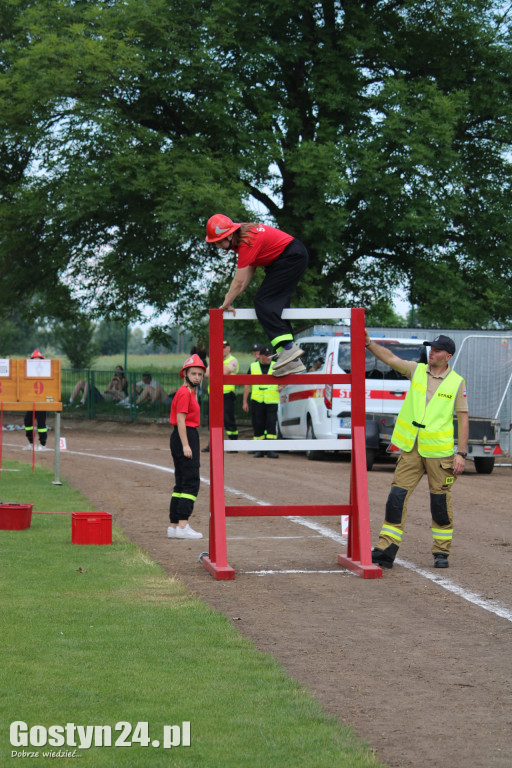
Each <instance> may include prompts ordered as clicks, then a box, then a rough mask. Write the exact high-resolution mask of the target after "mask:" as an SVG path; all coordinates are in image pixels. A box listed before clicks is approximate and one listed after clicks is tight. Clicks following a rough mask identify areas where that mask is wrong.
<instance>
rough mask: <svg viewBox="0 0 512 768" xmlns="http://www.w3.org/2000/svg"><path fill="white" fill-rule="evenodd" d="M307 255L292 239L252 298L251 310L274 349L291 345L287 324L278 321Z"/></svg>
mask: <svg viewBox="0 0 512 768" xmlns="http://www.w3.org/2000/svg"><path fill="white" fill-rule="evenodd" d="M308 261H309V254H308V252H307V249H306V246H305V245H304V244H303V243H301V241H300V240H297V239H294V240H292V241H291V243H289V245H287V246H286V248H285V249H284V251H283V252H282V254H281V255H280V256H279V257H278V258H277V259H276V260H275V261H274V262H273V263H272V264H271V265H270V266H269V267H266V269H265V273H266V274H265V277H264V278H263V282H262V284H261V285H260V287H259V289H258V291H257V293H256V296H255V297H254V309H255V310H256V315H257V317H258V320H259V321H260V323H261V325H262V326H263V330H264V331H265V333H266V334H267V336H268V338H269V341H270V343H271V344H272V346H273V347H274V348H277V347H280V346H282V342H284V343H286V342H287V341H293V331H292V327H291V325H290V323H289V322H288V320H282V319H281V313H282V311H283V309H288V308H289V306H290V300H291V298H292V295H293V292H294V291H295V288H296V287H297V283H298V282H299V280H300V278H301V277H302V275H303V274H304V272H305V271H306V267H307V266H308Z"/></svg>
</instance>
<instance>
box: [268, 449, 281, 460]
mask: <svg viewBox="0 0 512 768" xmlns="http://www.w3.org/2000/svg"><path fill="white" fill-rule="evenodd" d="M267 456H268V458H269V459H278V458H279V454H278V453H276V452H275V451H267Z"/></svg>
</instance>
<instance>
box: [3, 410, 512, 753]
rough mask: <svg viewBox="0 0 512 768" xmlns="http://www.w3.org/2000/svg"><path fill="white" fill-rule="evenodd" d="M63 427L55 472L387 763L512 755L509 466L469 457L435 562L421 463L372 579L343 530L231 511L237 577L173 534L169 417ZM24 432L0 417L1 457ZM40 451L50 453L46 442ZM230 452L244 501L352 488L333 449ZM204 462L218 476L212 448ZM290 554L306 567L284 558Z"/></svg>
mask: <svg viewBox="0 0 512 768" xmlns="http://www.w3.org/2000/svg"><path fill="white" fill-rule="evenodd" d="M62 434H63V436H65V437H66V439H67V448H68V450H67V451H66V452H65V453H62V454H61V457H62V458H61V475H62V477H63V478H66V479H67V480H69V481H70V482H71V483H72V484H73V485H74V486H76V487H77V488H79V489H80V490H81V491H82V492H83V493H84V494H85V495H86V496H87V497H88V498H89V499H90V500H91V501H92V502H93V503H94V505H95V506H96V507H97V509H101V510H106V511H108V512H111V513H112V514H113V516H114V520H115V522H116V523H117V524H118V525H120V526H121V527H122V528H123V529H124V531H125V532H126V534H127V535H128V536H129V537H130V538H131V539H132V540H133V541H134V542H136V543H137V544H139V545H140V546H141V547H143V548H145V549H146V550H147V552H148V553H149V554H150V555H151V556H152V557H153V558H154V559H155V560H157V561H158V562H160V563H161V564H162V566H163V567H164V568H165V570H166V571H167V572H168V573H169V574H170V575H171V576H177V577H178V578H179V579H181V580H182V581H183V582H184V583H185V584H186V585H187V586H188V587H189V588H190V589H191V590H192V591H193V592H194V593H195V594H197V595H198V596H199V597H200V598H202V599H203V600H205V601H206V602H207V603H209V604H210V605H211V606H213V607H214V608H215V609H216V610H218V611H221V612H222V613H224V614H225V615H226V616H228V617H229V618H230V619H231V621H232V622H233V624H234V626H236V628H237V629H238V630H239V631H240V632H242V633H243V634H244V635H246V636H248V637H249V638H251V640H252V641H253V642H254V643H255V645H256V646H257V647H258V648H259V649H261V650H262V651H266V652H269V653H271V654H273V655H274V656H275V657H276V658H277V659H278V660H279V661H280V662H281V664H282V665H283V666H284V667H285V668H286V670H287V671H288V672H289V673H290V675H292V676H293V677H295V678H296V679H299V680H300V681H302V682H303V683H304V684H305V685H306V686H307V687H308V688H309V689H310V690H311V691H312V692H313V693H314V695H315V696H316V697H317V698H318V699H319V700H320V701H321V702H322V704H323V706H324V707H325V709H326V710H327V711H328V712H330V713H332V714H334V715H335V716H336V717H338V718H339V719H340V720H342V721H343V722H344V723H347V724H350V725H352V726H353V728H354V729H355V730H356V731H357V733H359V734H360V735H361V736H362V737H364V738H365V739H366V740H367V741H368V742H369V743H370V744H371V745H372V746H373V748H374V749H375V751H376V753H377V754H378V756H379V757H380V759H381V760H383V761H385V762H386V763H387V764H388V765H389V766H401V767H402V768H431V766H433V765H436V766H440V765H442V766H446V767H447V768H509V766H510V765H511V754H512V735H511V734H512V729H511V725H512V697H511V690H512V644H511V639H512V583H511V575H512V526H511V522H512V520H511V518H512V502H511V496H512V469H511V468H505V467H503V468H501V469H500V468H498V469H495V471H494V473H493V474H492V475H487V476H486V475H477V474H476V473H475V472H474V469H473V464H472V463H471V462H468V470H467V472H466V473H465V474H464V476H463V477H462V478H461V479H459V480H458V481H457V484H456V486H455V489H454V497H455V510H456V519H455V538H454V546H453V550H452V555H451V558H450V564H451V567H450V569H449V570H447V571H436V570H434V569H433V568H432V555H431V554H430V545H431V544H430V530H429V509H428V489H427V485H426V481H425V479H424V480H422V482H421V484H420V486H419V487H418V489H417V491H416V493H415V495H414V496H413V498H412V501H411V503H410V509H409V519H408V526H407V530H406V534H405V536H404V542H403V544H402V548H401V557H402V558H403V561H404V562H403V564H401V565H400V564H398V565H395V567H394V569H393V570H392V571H387V572H385V573H384V577H383V578H382V579H379V580H363V579H360V578H358V577H356V576H354V575H352V574H349V573H347V572H346V571H343V570H342V569H341V568H339V567H338V566H337V561H336V555H337V553H338V552H342V551H343V550H344V545H343V544H342V543H341V542H337V541H336V540H333V538H329V536H328V535H326V533H325V531H318V530H314V529H311V528H307V527H305V526H304V525H302V524H300V523H298V522H293V521H292V520H288V519H283V518H252V519H251V518H231V519H229V520H228V521H227V527H228V561H229V563H230V565H232V566H233V567H234V568H235V570H236V580H235V581H215V580H214V579H212V578H211V577H210V576H209V574H208V573H207V572H206V571H205V570H204V568H203V567H202V566H201V565H200V564H199V562H198V556H199V554H200V553H201V552H202V551H207V550H208V544H207V538H206V537H205V539H204V540H202V541H194V542H187V541H172V540H168V539H167V538H166V529H167V523H168V504H169V495H170V487H171V483H172V482H173V476H172V474H169V473H168V472H165V471H162V470H161V469H159V467H162V468H169V467H171V466H172V465H171V460H170V454H169V429H168V428H167V427H166V426H160V425H119V424H96V423H91V424H86V425H79V424H76V423H74V422H69V421H64V422H63V430H62ZM24 440H25V438H24V436H23V434H22V433H21V432H19V433H7V432H4V448H3V451H4V458H10V459H16V460H26V461H31V454H30V453H28V452H24V453H22V452H21V450H20V448H21V446H22V445H24V442H23V441H24ZM202 444H203V445H204V444H205V437H204V436H203V437H202ZM50 445H52V438H51V437H50ZM36 456H37V461H38V462H41V463H42V464H45V465H47V466H48V467H49V468H52V467H53V453H48V454H36ZM102 457H106V458H102ZM114 457H118V458H122V459H126V460H129V461H125V462H120V461H112V460H111V459H113V458H114ZM132 461H134V462H141V463H138V464H133V463H130V462H132ZM144 464H147V465H153V466H144ZM225 465H226V485H227V487H228V488H229V489H230V490H229V491H228V492H227V495H226V498H227V500H228V503H244V501H245V500H246V499H245V497H244V494H248V495H250V496H252V497H254V498H256V499H258V500H262V501H263V502H265V503H270V502H273V503H293V502H298V503H315V502H317V501H318V502H319V503H326V504H330V503H338V502H341V503H346V502H347V501H348V482H349V465H348V463H346V462H344V461H340V460H339V459H338V460H332V461H323V462H310V461H307V459H306V458H305V456H304V455H300V454H281V456H280V458H279V460H278V461H276V460H271V459H267V458H265V459H262V460H255V459H254V458H253V457H252V456H251V455H248V454H246V453H240V454H227V455H226V459H225ZM391 474H392V465H387V466H386V465H376V468H375V469H374V471H372V472H371V473H369V475H368V482H369V496H370V515H371V528H372V540H373V541H375V540H376V538H377V535H378V531H379V528H380V525H381V522H382V515H383V508H384V502H385V499H386V496H387V493H388V490H389V485H390V482H391ZM201 476H202V477H203V478H205V479H207V478H208V477H209V463H208V455H207V454H202V467H201ZM208 490H209V489H208V485H206V484H202V486H201V491H200V494H199V498H198V502H197V504H196V511H195V513H194V517H193V527H194V528H196V529H199V530H201V531H202V532H203V533H205V534H207V531H208V514H209V512H208V503H209V493H208ZM236 491H239V493H237V492H236ZM253 503H254V502H253ZM302 520H303V521H304V519H302ZM309 520H310V521H312V522H313V523H314V524H316V525H320V526H322V528H323V529H326V530H327V531H332V535H333V536H334V539H335V538H336V535H337V534H339V532H340V525H339V518H330V517H326V518H314V519H312V518H310V519H309ZM264 570H266V571H273V573H268V574H262V573H261V572H262V571H264ZM294 570H295V571H296V570H303V571H307V572H306V573H286V571H294ZM254 571H256V572H259V573H251V572H254ZM471 600H476V602H471ZM291 768H292V767H291Z"/></svg>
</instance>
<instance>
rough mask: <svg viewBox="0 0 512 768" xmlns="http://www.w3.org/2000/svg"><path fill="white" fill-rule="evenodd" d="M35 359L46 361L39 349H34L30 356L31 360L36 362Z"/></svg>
mask: <svg viewBox="0 0 512 768" xmlns="http://www.w3.org/2000/svg"><path fill="white" fill-rule="evenodd" d="M35 358H39V359H40V360H44V356H43V355H42V354H41V353H40V351H39V350H38V349H34V351H33V352H32V354H31V355H30V359H31V360H34V359H35Z"/></svg>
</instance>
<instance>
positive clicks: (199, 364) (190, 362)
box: [180, 354, 206, 379]
mask: <svg viewBox="0 0 512 768" xmlns="http://www.w3.org/2000/svg"><path fill="white" fill-rule="evenodd" d="M187 368H202V369H203V370H204V371H206V365H205V364H204V362H203V361H202V360H201V358H200V357H199V355H196V354H194V355H190V357H187V359H186V360H185V362H184V363H183V368H182V369H181V371H180V376H181V378H182V379H184V378H185V373H184V371H186V369H187Z"/></svg>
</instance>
